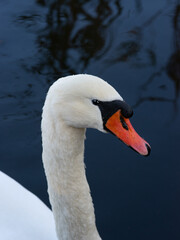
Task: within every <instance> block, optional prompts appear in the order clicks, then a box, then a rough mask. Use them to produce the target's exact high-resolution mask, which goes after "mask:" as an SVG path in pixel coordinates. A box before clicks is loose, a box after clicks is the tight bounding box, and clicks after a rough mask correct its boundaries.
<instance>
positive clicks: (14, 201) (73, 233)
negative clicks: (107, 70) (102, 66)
mask: <svg viewBox="0 0 180 240" xmlns="http://www.w3.org/2000/svg"><path fill="white" fill-rule="evenodd" d="M93 99H97V100H98V102H99V101H100V102H102V103H103V102H108V104H109V103H111V102H112V103H113V102H114V101H116V103H117V102H122V101H123V99H122V97H121V96H120V95H119V93H117V91H116V90H115V89H114V88H113V87H112V86H110V85H109V84H108V83H107V82H105V81H103V80H102V79H100V78H98V77H95V76H92V75H85V74H80V75H74V76H69V77H65V78H61V79H59V80H58V81H56V82H55V83H54V84H53V85H52V86H51V88H50V90H49V92H48V94H47V97H46V101H45V104H44V108H43V115H42V143H43V164H44V168H45V174H46V177H47V182H48V193H49V198H50V203H51V205H52V210H53V214H54V219H55V224H54V220H53V215H52V212H51V211H50V210H49V209H48V208H47V207H46V206H45V205H44V204H43V203H42V201H40V200H39V199H38V198H37V197H36V196H34V195H33V194H32V193H30V192H29V191H27V190H26V189H25V188H23V187H22V186H21V185H20V184H18V183H17V182H15V181H14V180H12V179H11V178H9V177H8V176H7V175H5V174H3V173H2V172H1V173H0V192H1V197H0V239H2V240H55V239H56V240H57V239H59V240H100V239H101V238H100V236H99V234H98V231H97V229H96V225H95V216H94V208H93V204H92V199H91V195H90V190H89V185H88V183H87V180H86V175H85V168H84V159H83V158H84V139H85V130H86V128H96V129H98V130H100V131H102V132H106V130H107V129H106V128H105V127H104V126H105V123H106V122H104V121H105V120H104V117H103V114H104V113H103V114H102V111H103V112H104V111H105V110H104V109H100V108H99V107H98V106H96V105H95V104H93V102H92V100H93ZM108 106H109V105H108ZM101 108H102V106H101ZM117 114H121V110H119V111H118V112H117V113H116V115H117ZM113 116H114V115H113ZM120 116H121V118H120V117H118V119H117V120H118V121H119V123H118V124H119V126H120V127H119V129H120V128H121V132H122V133H123V134H125V135H128V133H129V131H131V130H130V128H131V126H130V124H129V122H128V121H127V124H129V125H127V124H126V122H125V121H126V119H124V117H123V116H122V114H121V115H120ZM122 117H123V119H122ZM120 119H121V121H120ZM113 121H114V120H113ZM116 124H117V123H116ZM109 126H110V127H112V128H113V126H112V124H110V125H109ZM127 127H129V131H128V130H127V129H126V130H124V129H125V128H127ZM115 131H118V128H117V126H116V128H115ZM132 131H134V129H133V130H132ZM115 134H116V132H115ZM118 134H119V133H118ZM117 136H118V137H119V135H117ZM136 137H137V136H136V135H134V137H133V139H136ZM127 139H128V138H127V137H126V138H125V140H123V141H125V142H126V141H127ZM128 141H129V140H128ZM128 141H127V142H126V144H128V143H129V142H128ZM133 141H135V140H133ZM133 144H134V143H132V147H133ZM134 147H135V150H136V151H139V153H141V154H143V155H147V154H148V149H147V143H146V142H145V141H144V140H143V139H141V138H140V137H139V136H138V144H137V143H136V142H135V144H134ZM97 160H98V159H97ZM99 161H100V159H99ZM55 225H56V231H55ZM55 232H57V237H56V233H55Z"/></svg>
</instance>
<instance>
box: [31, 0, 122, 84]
mask: <svg viewBox="0 0 180 240" xmlns="http://www.w3.org/2000/svg"><path fill="white" fill-rule="evenodd" d="M37 3H39V4H40V5H42V6H44V7H46V8H47V9H48V12H47V14H46V26H45V27H44V29H42V30H41V31H40V33H39V34H38V37H37V44H38V49H39V54H40V57H39V59H38V62H37V63H36V65H35V66H33V67H32V70H33V71H34V72H38V73H40V74H43V75H48V79H50V78H52V79H53V81H54V79H56V78H58V77H59V76H63V75H67V74H75V73H78V72H84V70H85V68H86V67H87V65H88V64H89V62H90V61H93V60H94V59H100V58H101V57H102V56H103V55H104V54H105V53H106V52H107V51H108V49H109V48H110V36H108V34H107V28H108V27H109V25H110V24H112V22H113V21H114V20H115V19H116V18H117V17H118V16H119V15H120V13H121V11H122V8H121V5H120V1H117V0H115V1H111V2H108V1H105V0H100V1H82V0H81V1H73V0H72V1H63V0H62V1H61V0H59V1H49V2H48V1H47V2H46V1H37ZM89 5H90V6H89Z"/></svg>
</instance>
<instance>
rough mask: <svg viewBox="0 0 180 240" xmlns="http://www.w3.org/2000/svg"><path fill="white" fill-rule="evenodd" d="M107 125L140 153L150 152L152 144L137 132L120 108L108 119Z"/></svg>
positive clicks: (146, 153) (107, 127) (147, 153)
mask: <svg viewBox="0 0 180 240" xmlns="http://www.w3.org/2000/svg"><path fill="white" fill-rule="evenodd" d="M105 127H106V129H107V130H108V131H110V132H111V133H113V134H114V135H116V136H117V137H118V138H119V139H120V140H121V141H123V142H124V143H125V144H126V145H128V146H129V147H131V148H132V149H133V150H135V151H136V152H138V153H139V154H141V155H144V156H148V155H149V154H150V151H151V147H150V145H149V144H148V143H147V142H146V141H145V140H144V139H143V138H141V137H140V136H139V135H138V134H137V132H136V131H135V130H134V128H133V126H132V125H131V123H130V121H129V119H128V118H125V117H123V115H122V114H121V111H120V110H118V111H117V112H116V113H114V114H113V115H112V116H111V117H110V118H109V119H108V120H107V122H106V124H105Z"/></svg>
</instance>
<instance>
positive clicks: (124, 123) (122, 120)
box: [120, 116, 129, 130]
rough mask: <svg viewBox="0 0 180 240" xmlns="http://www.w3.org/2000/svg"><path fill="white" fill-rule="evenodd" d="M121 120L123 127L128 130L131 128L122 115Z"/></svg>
mask: <svg viewBox="0 0 180 240" xmlns="http://www.w3.org/2000/svg"><path fill="white" fill-rule="evenodd" d="M120 121H121V123H122V126H123V128H124V129H126V130H129V128H128V126H127V124H126V122H125V121H124V118H123V117H122V116H120Z"/></svg>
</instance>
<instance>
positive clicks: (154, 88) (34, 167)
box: [0, 0, 180, 240]
mask: <svg viewBox="0 0 180 240" xmlns="http://www.w3.org/2000/svg"><path fill="white" fill-rule="evenodd" d="M0 29H1V31H0V32H1V34H0V76H1V88H0V100H1V101H0V108H1V116H0V124H1V138H0V139H1V144H0V152H1V161H0V169H1V170H2V171H4V172H6V173H7V174H8V175H10V176H12V177H13V178H15V179H16V180H17V181H19V182H20V183H21V184H22V185H24V186H25V187H26V188H28V189H29V190H31V191H32V192H34V193H35V194H36V195H37V196H39V197H40V198H41V199H42V200H43V201H44V202H45V203H46V204H49V203H48V196H47V193H46V180H45V177H44V172H43V167H42V163H41V137H40V119H41V109H42V106H43V102H44V99H45V94H46V92H47V90H48V88H49V86H50V85H51V84H52V83H53V82H54V81H55V80H56V79H57V78H59V77H61V76H66V75H69V74H74V73H90V74H94V75H98V76H99V77H102V78H103V79H105V80H107V81H108V82H109V83H110V84H112V85H113V86H114V87H115V88H116V89H117V90H118V91H119V92H120V94H121V95H122V96H123V97H124V99H125V100H126V101H127V102H128V103H129V104H130V105H132V106H133V108H134V113H135V114H134V116H133V119H132V123H133V125H134V127H135V128H136V130H137V132H138V133H139V134H140V135H142V136H144V138H145V139H146V140H147V141H148V142H149V143H150V144H151V147H152V153H151V156H150V157H148V158H143V157H141V156H139V155H137V154H136V153H134V152H133V151H131V150H130V149H129V148H127V147H126V146H125V145H123V144H122V143H121V142H119V141H118V140H117V139H116V138H115V137H114V136H111V135H107V134H106V135H103V134H102V133H99V132H96V131H95V130H88V132H87V141H86V153H85V159H86V160H85V161H86V166H87V177H88V181H89V183H90V187H91V191H92V196H93V200H94V204H95V210H96V219H97V227H98V230H99V232H100V235H101V236H102V238H103V240H108V239H113V240H119V239H123V240H129V239H139V240H141V239H142V240H144V239H146V240H152V239H154V240H156V239H164V240H170V239H174V240H179V239H180V228H179V225H180V204H179V203H180V158H179V145H180V125H179V121H180V113H179V104H180V100H179V91H180V2H179V1H175V0H172V1H170V0H167V1H165V0H159V1H148V0H146V1H141V0H136V1H130V0H126V1H125V0H124V1H118V0H114V1H105V0H101V1H83V0H78V1H70V0H69V1H65V0H64V1H60V0H59V1H55V0H54V1H53V0H49V1H48V0H47V1H45V0H36V1H35V0H34V1H33V0H31V1H22V0H19V1H18V2H17V1H16V2H15V1H13V0H8V1H5V0H1V2H0Z"/></svg>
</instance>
